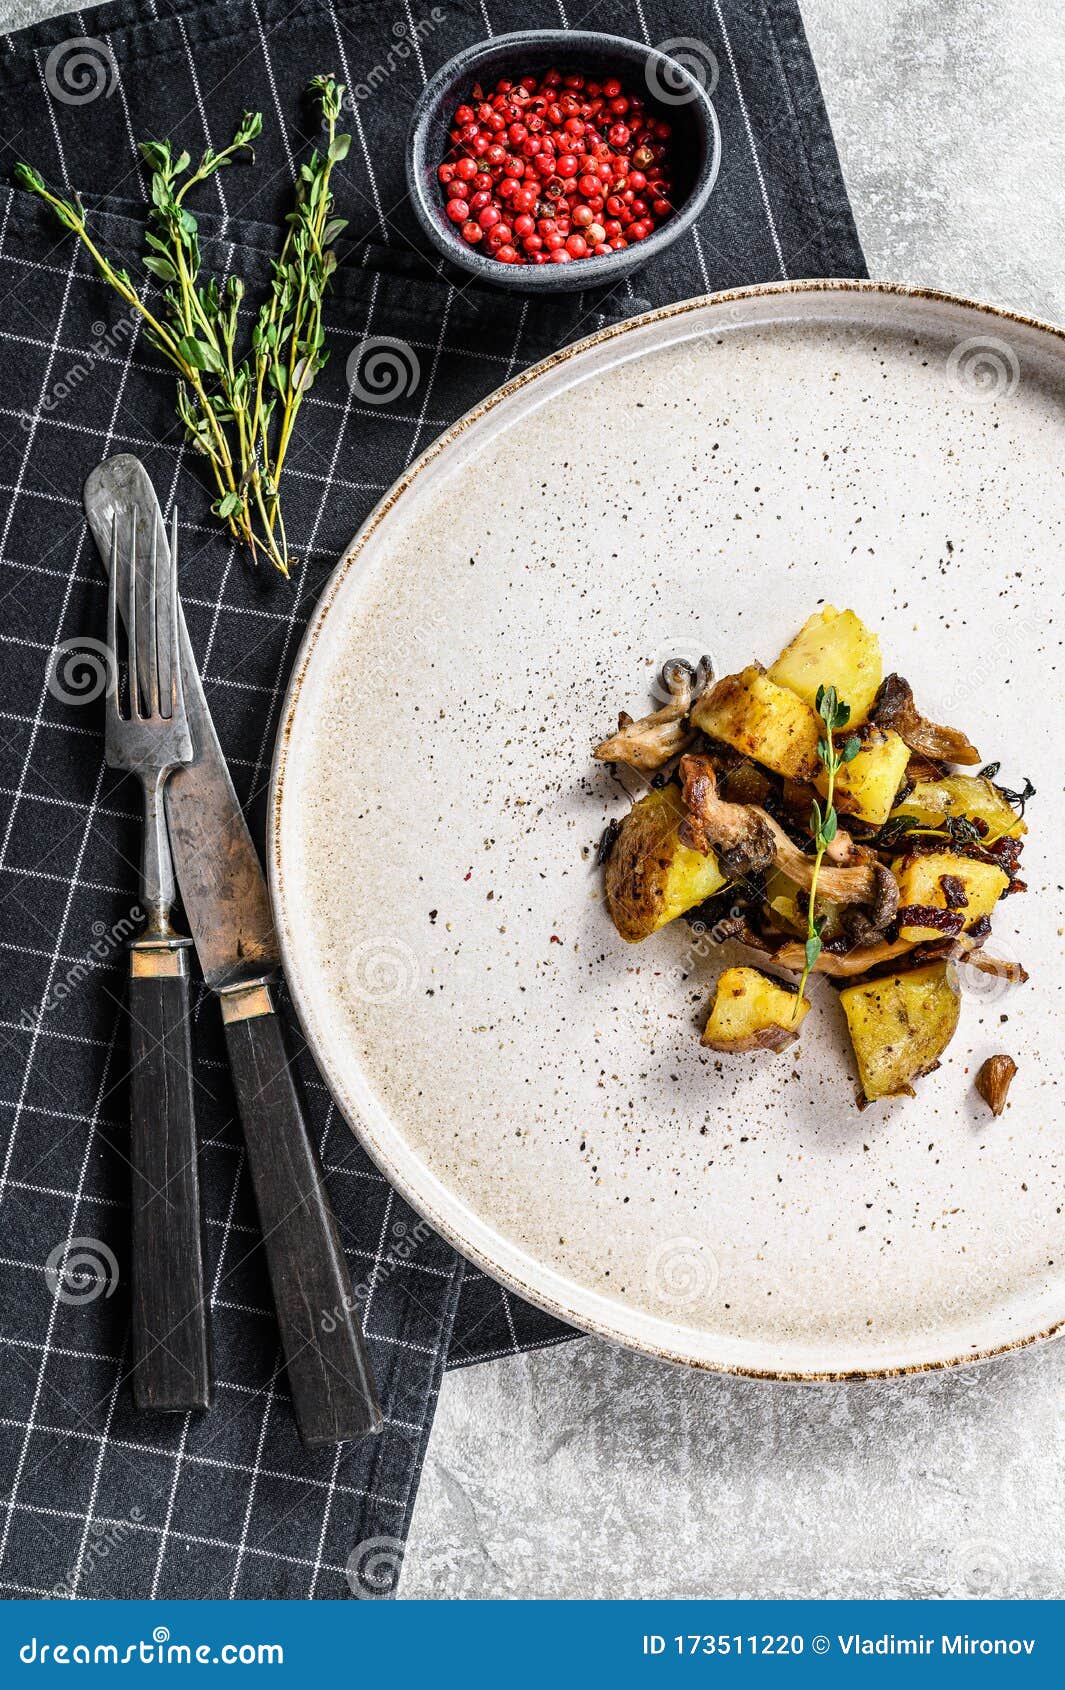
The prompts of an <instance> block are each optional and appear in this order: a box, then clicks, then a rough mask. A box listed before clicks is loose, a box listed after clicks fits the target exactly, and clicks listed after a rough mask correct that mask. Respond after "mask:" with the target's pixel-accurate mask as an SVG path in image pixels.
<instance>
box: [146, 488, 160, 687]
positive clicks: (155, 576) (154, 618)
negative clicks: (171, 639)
mask: <svg viewBox="0 0 1065 1690" xmlns="http://www.w3.org/2000/svg"><path fill="white" fill-rule="evenodd" d="M158 583H159V543H158V534H157V530H156V525H155V523H154V521H153V522H152V544H151V549H150V551H149V553H148V714H149V715H150V716H158V715H159V611H158V607H157V605H156V602H155V594H156V588H157V586H158Z"/></svg>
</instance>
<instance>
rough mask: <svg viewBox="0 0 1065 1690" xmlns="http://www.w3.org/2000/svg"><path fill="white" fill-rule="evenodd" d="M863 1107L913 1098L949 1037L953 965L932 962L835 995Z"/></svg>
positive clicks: (956, 997)
mask: <svg viewBox="0 0 1065 1690" xmlns="http://www.w3.org/2000/svg"><path fill="white" fill-rule="evenodd" d="M839 1001H840V1003H841V1004H842V1005H843V1010H844V1013H845V1015H846V1017H847V1027H848V1029H849V1031H850V1036H851V1044H852V1045H853V1046H854V1054H855V1057H856V1058H857V1062H858V1076H859V1079H860V1080H861V1086H862V1094H863V1097H864V1100H865V1102H867V1103H872V1102H874V1101H875V1100H876V1099H877V1098H879V1097H912V1096H913V1095H914V1091H913V1082H914V1080H917V1079H920V1077H921V1075H922V1074H930V1073H931V1072H932V1070H933V1068H938V1066H939V1058H940V1057H941V1056H942V1054H943V1052H944V1051H945V1050H946V1048H947V1046H948V1044H949V1043H950V1041H951V1039H952V1038H953V1037H954V1033H955V1030H956V1028H957V1025H958V1016H959V1013H960V1008H961V990H960V988H959V986H958V975H957V970H956V969H955V968H954V965H953V964H952V963H949V962H934V963H929V964H927V966H926V967H924V968H914V969H911V970H910V971H909V972H908V973H899V974H887V975H885V976H884V977H883V978H882V979H880V980H867V981H866V982H865V983H864V984H862V985H860V986H848V987H847V988H846V989H845V990H844V991H842V992H841V993H840V994H839Z"/></svg>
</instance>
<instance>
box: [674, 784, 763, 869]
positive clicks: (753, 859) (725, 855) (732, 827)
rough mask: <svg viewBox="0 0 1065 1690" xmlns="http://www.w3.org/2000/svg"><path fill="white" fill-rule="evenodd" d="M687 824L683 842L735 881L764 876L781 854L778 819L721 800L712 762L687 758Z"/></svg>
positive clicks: (752, 806) (682, 831)
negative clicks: (775, 825)
mask: <svg viewBox="0 0 1065 1690" xmlns="http://www.w3.org/2000/svg"><path fill="white" fill-rule="evenodd" d="M680 778H681V782H682V786H683V804H684V811H685V814H684V820H683V821H682V822H681V824H680V836H681V839H682V841H683V843H684V844H685V845H689V846H690V847H691V849H692V850H693V851H701V852H702V853H703V855H704V856H707V855H708V854H709V853H710V851H711V850H713V852H714V853H715V855H716V857H717V860H718V862H719V863H720V864H721V867H722V870H723V871H724V873H725V874H727V875H728V877H729V879H730V880H740V879H742V878H743V877H744V876H745V875H749V874H760V873H761V871H762V870H763V869H766V868H768V867H769V865H770V863H771V862H772V861H773V855H774V852H775V851H776V835H775V833H774V831H773V822H772V819H771V818H770V817H769V816H767V815H766V813H765V811H764V810H760V809H759V808H758V807H757V805H755V804H729V803H726V801H725V800H724V799H723V798H719V797H718V795H717V771H716V769H715V768H714V765H713V763H712V762H711V760H710V758H709V757H691V756H689V757H682V758H681V760H680Z"/></svg>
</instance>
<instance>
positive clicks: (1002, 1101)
mask: <svg viewBox="0 0 1065 1690" xmlns="http://www.w3.org/2000/svg"><path fill="white" fill-rule="evenodd" d="M1016 1072H1017V1064H1016V1062H1014V1060H1013V1058H1012V1056H989V1057H988V1059H987V1061H986V1062H985V1063H984V1064H983V1066H982V1067H981V1069H980V1072H979V1073H978V1074H977V1076H976V1089H977V1091H978V1092H979V1093H980V1096H981V1097H982V1098H983V1100H984V1102H985V1103H986V1104H987V1106H988V1108H989V1109H990V1111H991V1113H992V1115H1001V1113H1002V1111H1003V1110H1004V1109H1005V1107H1006V1094H1007V1092H1008V1091H1009V1089H1010V1086H1011V1085H1012V1084H1013V1078H1014V1075H1015V1074H1016Z"/></svg>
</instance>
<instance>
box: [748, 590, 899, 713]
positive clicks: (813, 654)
mask: <svg viewBox="0 0 1065 1690" xmlns="http://www.w3.org/2000/svg"><path fill="white" fill-rule="evenodd" d="M768 675H769V679H770V680H771V681H775V682H776V684H777V686H779V687H787V688H788V690H789V691H790V692H793V693H795V694H796V695H797V696H798V697H799V698H801V699H802V700H803V702H804V703H806V704H809V705H811V706H813V705H815V704H816V701H817V690H818V688H819V687H822V686H828V685H829V684H830V683H831V684H832V685H833V686H834V687H835V688H836V691H837V693H838V694H839V696H840V698H845V699H846V700H847V703H848V704H849V705H850V707H851V725H852V726H855V725H857V724H858V723H859V722H864V721H865V719H866V717H867V716H868V714H869V711H870V709H871V708H872V704H873V700H874V698H875V697H876V694H877V689H878V688H879V686H880V683H881V681H882V680H883V678H884V665H883V663H882V661H881V657H880V641H879V639H878V638H877V636H876V634H874V633H872V632H871V631H870V630H869V629H868V628H867V627H866V626H865V623H864V622H863V621H862V619H861V617H860V616H856V615H855V613H854V611H853V610H837V609H836V607H835V605H834V604H826V605H825V607H824V609H823V610H818V611H815V612H814V614H813V615H812V616H810V617H808V618H807V620H806V621H805V622H804V623H803V625H802V627H801V628H800V629H799V632H798V633H797V634H796V636H795V638H794V639H793V640H792V642H791V644H790V645H786V646H785V647H784V650H783V651H782V652H781V654H780V656H779V657H778V658H777V660H776V662H775V663H774V664H772V665H771V667H770V668H769V670H768Z"/></svg>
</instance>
